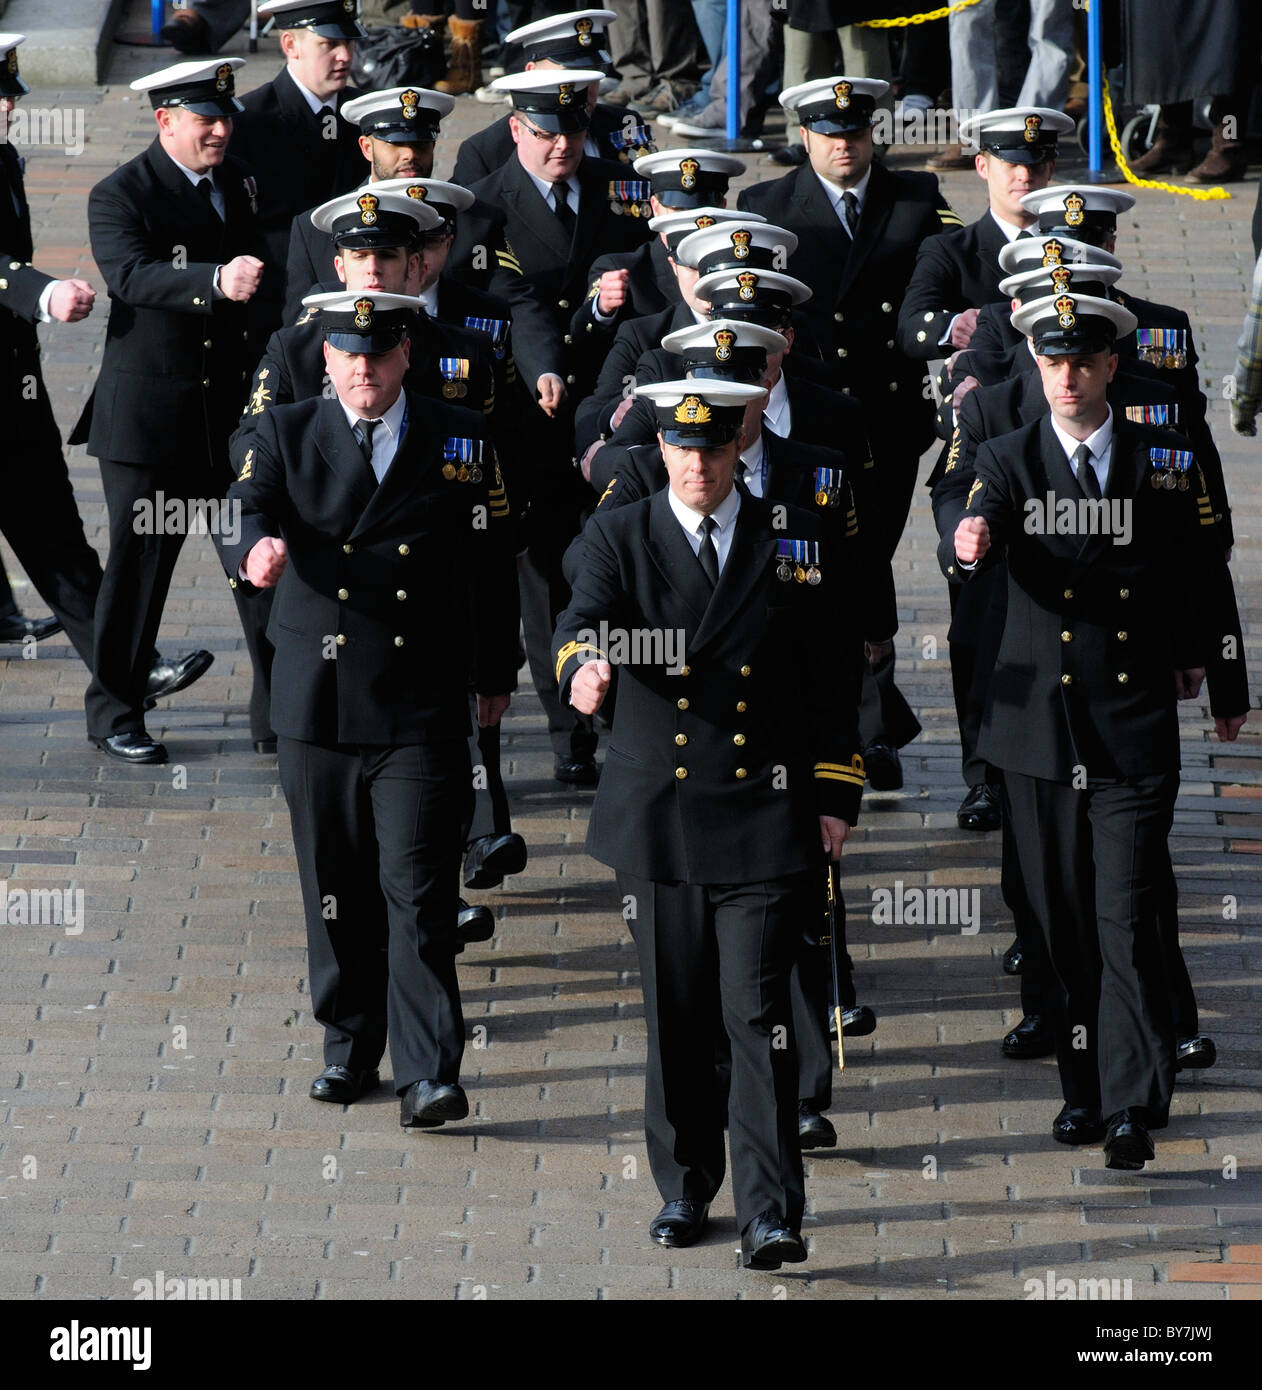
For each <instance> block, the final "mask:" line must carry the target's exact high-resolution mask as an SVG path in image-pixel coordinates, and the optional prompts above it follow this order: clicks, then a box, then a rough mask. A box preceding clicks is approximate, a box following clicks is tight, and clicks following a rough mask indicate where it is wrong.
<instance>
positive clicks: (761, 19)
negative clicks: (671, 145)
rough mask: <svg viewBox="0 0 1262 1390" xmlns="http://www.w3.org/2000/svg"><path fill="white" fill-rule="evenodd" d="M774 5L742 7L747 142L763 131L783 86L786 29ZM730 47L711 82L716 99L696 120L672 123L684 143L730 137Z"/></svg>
mask: <svg viewBox="0 0 1262 1390" xmlns="http://www.w3.org/2000/svg"><path fill="white" fill-rule="evenodd" d="M776 13H777V12H776V11H775V10H774V9H773V8H772V6H771V5H770V4H765V3H764V4H753V5H751V4H743V5H742V6H741V55H740V56H741V72H740V84H739V100H740V120H739V122H738V129H739V132H740V135H741V136H742V137H744V138H746V139H750V138H753V137H754V136H756V135H758V134H760V133H761V131H762V122H763V115H764V113H765V112H766V110H767V107H768V106H770V104H771V101H772V96H771V92H772V90H773V88H774V87H775V86H776V85H777V84H778V83H779V80H780V69H781V66H782V61H783V60H782V53H783V47H782V39H781V30H782V26H781V25H780V24H779V22H778V21H777V18H776ZM727 56H728V55H727V47H726V45H725V46H724V52H723V58H722V60H721V61H720V62H719V63H718V65H717V66H716V67H715V69H714V75H713V77H712V78H711V80H710V91H711V92H712V93H713V95H712V96H711V98H710V101H709V103H708V104H707V105H706V106H704V107H703V108H702V109H701V110H700V111H698V112H697V113H696V115H694V116H690V117H688V119H686V120H683V119H680V118H679V117H676V119H675V120H674V121H673V122H672V123H671V127H670V129H671V132H672V133H673V134H674V135H677V136H678V137H679V138H680V139H682V140H716V139H722V138H723V137H724V135H725V134H726V133H727Z"/></svg>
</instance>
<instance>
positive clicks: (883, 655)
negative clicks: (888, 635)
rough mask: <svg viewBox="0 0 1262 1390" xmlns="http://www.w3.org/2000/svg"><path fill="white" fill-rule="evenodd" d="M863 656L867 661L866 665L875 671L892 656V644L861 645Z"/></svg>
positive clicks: (874, 643)
mask: <svg viewBox="0 0 1262 1390" xmlns="http://www.w3.org/2000/svg"><path fill="white" fill-rule="evenodd" d="M863 654H864V656H866V657H867V659H868V665H869V666H870V667H871V668H872V669H873V670H874V671H875V670H876V668H877V667H878V666H880V665H882V663H884V662H886V661H888V660H889V659H890V657H891V656H893V655H894V643H893V642H865V643H864V644H863Z"/></svg>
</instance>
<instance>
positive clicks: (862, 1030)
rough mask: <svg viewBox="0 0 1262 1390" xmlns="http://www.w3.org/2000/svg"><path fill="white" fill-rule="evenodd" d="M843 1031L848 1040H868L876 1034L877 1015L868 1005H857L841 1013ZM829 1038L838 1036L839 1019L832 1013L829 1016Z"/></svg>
mask: <svg viewBox="0 0 1262 1390" xmlns="http://www.w3.org/2000/svg"><path fill="white" fill-rule="evenodd" d="M841 1031H842V1032H843V1033H844V1034H845V1035H846V1037H848V1038H866V1037H867V1036H868V1034H869V1033H875V1032H876V1015H875V1014H874V1013H873V1012H872V1010H871V1009H869V1008H868V1006H867V1005H866V1004H855V1005H854V1006H853V1007H852V1008H849V1009H842V1011H841ZM828 1036H829V1037H830V1038H835V1037H836V1036H837V1018H836V1015H835V1014H833V1013H832V1012H830V1013H829V1015H828Z"/></svg>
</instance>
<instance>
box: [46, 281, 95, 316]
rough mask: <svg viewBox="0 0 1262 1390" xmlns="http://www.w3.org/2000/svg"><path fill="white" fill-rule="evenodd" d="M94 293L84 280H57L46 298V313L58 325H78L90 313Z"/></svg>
mask: <svg viewBox="0 0 1262 1390" xmlns="http://www.w3.org/2000/svg"><path fill="white" fill-rule="evenodd" d="M95 301H96V291H95V290H94V289H93V288H92V286H91V285H89V284H88V282H87V281H86V280H58V281H57V286H56V288H55V289H54V290H53V292H52V294H50V295H49V296H48V312H49V314H50V315H51V316H52V317H53V318H55V319H57V320H58V322H60V323H78V322H79V320H80V319H86V318H87V316H88V315H89V314H90V313H91V312H92V305H93V304H94V303H95Z"/></svg>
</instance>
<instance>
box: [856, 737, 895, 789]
mask: <svg viewBox="0 0 1262 1390" xmlns="http://www.w3.org/2000/svg"><path fill="white" fill-rule="evenodd" d="M863 770H864V772H866V773H867V777H868V786H869V787H871V788H872V790H873V791H874V792H896V791H897V790H898V789H899V788H900V787H901V786H902V785H903V764H902V762H901V761H900V760H899V756H898V749H897V748H892V747H890V745H889V744H888V743H869V744H868V746H867V747H866V748H865V749H864V750H863Z"/></svg>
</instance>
